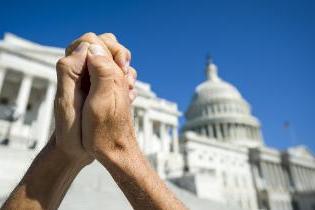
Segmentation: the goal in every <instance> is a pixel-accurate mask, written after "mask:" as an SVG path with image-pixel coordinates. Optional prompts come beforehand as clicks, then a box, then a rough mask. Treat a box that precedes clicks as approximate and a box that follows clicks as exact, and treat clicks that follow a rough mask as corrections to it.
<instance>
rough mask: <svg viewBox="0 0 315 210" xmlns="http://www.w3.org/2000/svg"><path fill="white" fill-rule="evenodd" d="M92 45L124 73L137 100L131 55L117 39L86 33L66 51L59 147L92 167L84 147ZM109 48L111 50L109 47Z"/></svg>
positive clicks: (60, 69) (61, 68) (58, 103)
mask: <svg viewBox="0 0 315 210" xmlns="http://www.w3.org/2000/svg"><path fill="white" fill-rule="evenodd" d="M91 43H94V44H98V45H99V46H101V47H102V48H103V49H104V50H107V53H109V55H110V56H112V57H113V58H114V60H115V62H116V63H117V65H119V66H120V68H121V69H122V70H123V71H124V73H125V77H126V79H127V81H128V85H129V98H130V101H133V100H134V99H135V97H136V92H135V90H134V84H135V80H136V71H135V70H134V69H133V68H132V67H130V66H129V64H130V60H131V54H130V52H129V50H127V49H126V48H125V47H123V46H122V45H120V44H119V43H118V42H117V40H116V37H115V36H114V35H112V34H109V33H106V34H102V35H100V36H96V35H95V34H94V33H86V34H84V35H83V36H81V37H80V38H79V39H77V40H75V41H74V42H72V44H70V46H68V47H67V49H66V56H65V57H63V58H61V59H60V60H59V61H58V63H57V76H58V88H57V94H56V98H55V121H56V131H55V135H56V139H55V141H56V144H57V146H58V147H59V148H61V149H62V150H63V151H64V152H65V153H66V154H67V155H69V157H70V158H72V159H74V160H78V161H81V162H83V163H84V164H88V163H90V162H91V161H92V160H93V159H94V158H93V157H92V156H91V155H89V154H88V153H87V152H86V150H85V149H84V148H83V146H82V137H81V133H82V132H81V129H82V126H81V119H82V116H81V115H82V107H83V103H84V100H85V98H86V95H87V94H88V92H89V88H90V87H89V86H90V81H89V80H90V78H89V74H88V72H87V67H86V56H87V49H88V47H89V46H90V44H91ZM107 46H108V47H107Z"/></svg>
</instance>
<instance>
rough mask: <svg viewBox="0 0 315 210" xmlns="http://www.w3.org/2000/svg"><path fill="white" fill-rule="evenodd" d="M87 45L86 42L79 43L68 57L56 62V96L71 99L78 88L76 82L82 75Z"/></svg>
mask: <svg viewBox="0 0 315 210" xmlns="http://www.w3.org/2000/svg"><path fill="white" fill-rule="evenodd" d="M89 45H90V44H89V43H87V42H81V43H80V45H78V46H77V47H76V49H75V50H74V51H73V52H72V53H71V54H70V55H68V56H65V57H63V58H61V59H59V60H58V62H57V65H56V69H57V80H58V85H57V95H58V96H60V97H66V98H68V99H72V98H73V97H74V95H75V94H74V92H75V90H77V89H78V88H80V82H78V81H80V79H81V78H82V75H83V73H84V68H85V63H86V56H87V51H88V47H89Z"/></svg>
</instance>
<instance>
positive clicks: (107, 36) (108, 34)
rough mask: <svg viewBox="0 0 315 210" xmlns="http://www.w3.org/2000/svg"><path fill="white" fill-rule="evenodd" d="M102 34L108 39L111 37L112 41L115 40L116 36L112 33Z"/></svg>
mask: <svg viewBox="0 0 315 210" xmlns="http://www.w3.org/2000/svg"><path fill="white" fill-rule="evenodd" d="M102 36H103V37H105V38H109V39H112V40H114V41H117V37H116V36H115V35H114V34H113V33H105V34H102Z"/></svg>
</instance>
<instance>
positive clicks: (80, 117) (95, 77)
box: [52, 33, 139, 166]
mask: <svg viewBox="0 0 315 210" xmlns="http://www.w3.org/2000/svg"><path fill="white" fill-rule="evenodd" d="M130 60H131V53H130V51H129V50H128V49H126V48H125V47H124V46H123V45H121V44H120V43H119V42H118V41H117V39H116V37H115V36H114V35H113V34H111V33H105V34H102V35H99V36H97V35H95V34H94V33H86V34H84V35H83V36H81V37H80V38H79V39H77V40H75V41H74V42H72V43H71V44H70V46H68V48H67V49H66V55H65V57H63V58H61V59H60V60H59V61H58V62H57V66H56V69H57V79H58V85H57V93H56V97H55V124H56V130H55V139H54V140H52V141H55V143H56V144H55V145H56V147H57V149H59V150H61V151H62V152H63V153H64V154H65V155H66V156H67V157H68V158H69V159H70V160H71V161H74V162H76V163H77V164H78V165H82V166H84V165H86V164H88V163H90V162H91V161H92V160H94V159H95V158H96V159H98V160H99V161H101V162H102V163H103V164H107V163H108V164H109V163H111V162H113V161H116V160H118V159H120V157H121V155H122V154H124V156H125V155H126V154H128V153H130V152H139V148H138V146H137V142H136V138H135V134H134V129H133V125H132V118H131V102H132V101H133V100H134V99H135V97H136V91H135V81H136V77H137V73H136V71H135V69H134V68H132V67H131V66H130ZM127 150H128V151H127Z"/></svg>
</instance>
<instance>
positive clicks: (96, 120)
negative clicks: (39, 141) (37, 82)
mask: <svg viewBox="0 0 315 210" xmlns="http://www.w3.org/2000/svg"><path fill="white" fill-rule="evenodd" d="M130 59H131V55H130V52H129V50H127V49H126V48H125V47H124V46H122V45H121V44H119V43H118V41H117V39H116V38H115V36H114V35H113V34H102V35H100V36H96V35H95V34H94V33H87V34H85V35H83V36H81V37H80V38H79V39H77V40H76V41H74V42H73V43H72V44H70V46H69V47H68V48H67V50H66V55H65V56H64V57H63V58H61V59H60V60H59V61H58V63H57V67H56V69H57V93H56V97H55V109H54V110H55V125H56V128H55V132H54V133H53V135H52V136H51V138H50V140H49V141H48V143H47V145H46V146H45V147H44V148H43V149H42V150H41V152H40V153H39V154H38V155H37V157H36V158H35V159H34V161H33V163H32V164H31V166H30V167H29V169H28V171H27V172H26V174H25V175H24V177H23V179H22V180H21V181H20V183H19V184H18V185H17V186H16V188H15V189H14V190H13V191H12V193H11V194H10V196H9V197H8V199H7V200H6V202H5V203H4V205H3V206H2V207H1V210H15V209H32V210H44V209H45V210H46V209H47V210H55V209H57V208H58V206H59V205H60V203H61V201H62V199H63V197H64V195H65V194H66V192H67V190H68V188H69V187H70V185H71V183H72V181H73V180H74V178H75V177H76V176H77V174H78V173H79V172H80V170H81V169H82V168H83V167H84V166H86V165H88V164H89V163H91V162H92V161H93V160H94V159H97V160H98V161H99V162H100V163H101V164H102V165H103V166H104V167H105V168H106V169H107V170H108V171H109V173H110V174H111V176H112V177H113V179H114V181H115V182H116V183H117V185H118V186H119V187H120V189H121V190H122V191H123V193H124V194H125V196H126V197H127V199H128V201H129V202H130V204H131V206H132V207H133V208H134V209H137V210H138V209H139V210H142V209H157V210H174V209H179V210H183V209H186V208H185V206H184V205H183V204H182V203H181V202H180V201H179V200H178V199H176V197H175V195H174V194H173V193H172V192H171V191H170V190H169V189H168V188H167V186H166V185H165V183H164V182H163V181H162V180H161V179H160V178H159V176H158V174H157V173H156V172H155V171H154V169H153V168H152V167H151V166H150V164H149V162H148V161H147V160H146V158H145V157H144V155H143V154H142V153H141V151H140V149H139V147H138V144H137V140H136V138H135V133H134V128H133V125H132V118H131V103H132V101H133V100H134V99H135V97H136V92H135V89H134V88H135V80H136V77H137V74H136V71H135V70H134V69H133V68H132V67H131V66H130V65H129V64H130ZM105 199H106V198H105Z"/></svg>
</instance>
